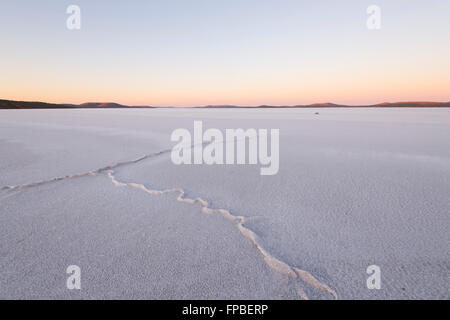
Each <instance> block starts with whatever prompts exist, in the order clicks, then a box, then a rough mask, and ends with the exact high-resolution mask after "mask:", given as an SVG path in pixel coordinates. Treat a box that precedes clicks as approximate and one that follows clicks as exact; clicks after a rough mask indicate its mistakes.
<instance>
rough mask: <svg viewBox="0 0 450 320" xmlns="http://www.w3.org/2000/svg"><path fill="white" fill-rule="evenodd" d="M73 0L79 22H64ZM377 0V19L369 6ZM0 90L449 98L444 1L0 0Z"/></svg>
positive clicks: (192, 100) (242, 98) (252, 98)
mask: <svg viewBox="0 0 450 320" xmlns="http://www.w3.org/2000/svg"><path fill="white" fill-rule="evenodd" d="M70 4H76V5H79V6H80V8H81V13H82V26H81V30H76V31H69V30H67V28H66V19H67V17H68V15H67V14H66V8H67V6H68V5H70ZM371 4H376V5H378V6H380V7H381V10H382V16H381V18H382V20H381V30H376V31H374V30H368V29H367V28H366V20H367V17H368V15H367V14H366V8H367V7H368V6H369V5H371ZM0 39H1V43H2V50H0V68H1V70H2V72H1V74H0V98H4V99H21V100H44V101H50V102H71V103H81V102H86V101H115V102H119V103H125V104H148V105H205V104H241V105H242V104H244V105H248V104H250V105H256V104H297V103H314V102H326V101H331V102H336V103H348V104H360V103H376V102H383V101H399V100H433V101H449V100H450V58H449V57H450V1H446V0H429V1H425V0H423V1H419V0H414V1H412V0H409V1H407V0H383V1H364V0H354V1H351V0H348V1H345V0H343V1H335V0H329V1H325V0H323V1H300V0H296V1H294V0H278V1H275V0H270V1H269V0H240V1H236V0H227V1H219V0H201V1H200V0H179V1H173V0H164V1H162V0H160V1H121V2H120V3H119V1H106V0H105V1H102V0H90V1H86V0H72V1H57V0H54V1H23V0H19V1H18V0H2V1H1V2H0Z"/></svg>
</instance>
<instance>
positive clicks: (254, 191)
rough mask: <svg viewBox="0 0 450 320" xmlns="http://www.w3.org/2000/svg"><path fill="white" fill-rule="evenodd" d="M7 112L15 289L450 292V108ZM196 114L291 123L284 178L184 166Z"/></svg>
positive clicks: (8, 225)
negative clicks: (374, 271)
mask: <svg viewBox="0 0 450 320" xmlns="http://www.w3.org/2000/svg"><path fill="white" fill-rule="evenodd" d="M0 116H1V117H0V134H1V135H0V148H1V150H2V151H5V152H2V153H1V154H0V177H1V178H0V180H1V182H2V184H1V186H3V189H2V190H1V191H0V203H1V207H0V222H1V224H0V225H1V226H0V232H1V234H2V236H1V239H2V241H1V247H0V264H1V268H2V273H1V274H0V297H2V298H5V297H34V298H39V297H62V298H71V297H82V298H95V297H104V298H108V297H123V298H286V299H290V298H292V299H296V298H305V299H306V298H312V299H315V298H327V299H329V298H335V297H336V296H337V297H339V298H344V299H347V298H365V299H371V298H444V299H445V298H449V286H448V283H449V270H450V266H449V265H450V257H449V250H448V248H449V245H450V239H449V235H448V230H449V227H450V222H449V215H448V213H449V203H450V201H449V200H450V199H449V194H448V190H449V189H450V188H449V187H450V183H449V181H450V179H449V178H450V177H449V176H450V172H449V171H450V169H449V161H448V160H449V159H450V148H448V147H449V144H448V141H449V140H450V139H449V137H450V129H449V128H450V126H449V124H450V113H449V111H448V110H443V109H441V110H437V109H436V110H432V109H431V110H430V109H428V110H424V109H415V110H407V109H403V110H395V109H384V110H372V109H366V110H352V109H348V110H333V109H323V110H322V111H321V114H320V116H317V115H314V113H313V112H312V111H308V110H231V111H230V110H218V111H217V112H212V110H51V111H46V110H39V111H37V110H27V111H23V110H20V111H9V110H8V111H5V112H3V111H2V112H1V114H0ZM30 119H32V120H33V121H31V120H30ZM193 120H203V121H204V124H205V127H208V126H209V127H217V128H238V127H242V128H249V127H254V128H279V129H280V132H281V138H280V142H281V147H280V160H281V164H280V172H279V174H278V175H277V176H273V177H261V176H260V175H259V167H257V166H219V167H217V166H174V165H172V164H171V162H170V159H169V155H168V152H167V150H169V149H168V148H170V146H171V143H170V141H169V135H170V133H171V132H172V131H173V130H174V129H176V128H180V127H185V128H188V129H189V128H191V127H192V122H193ZM73 123H76V124H77V125H76V126H74V125H73ZM62 155H64V156H62ZM111 182H112V183H111ZM177 200H178V201H177ZM91 244H93V245H91ZM187 247H188V248H190V249H187ZM192 248H195V250H193V249H192ZM237 260H239V261H237ZM77 261H79V262H77ZM69 264H79V265H80V266H81V267H82V270H83V275H84V276H83V279H84V281H83V284H84V285H83V290H82V291H81V292H78V293H74V292H68V291H69V290H67V289H65V279H66V276H67V275H66V274H65V268H66V267H67V265H69ZM370 264H378V265H380V266H381V268H382V277H383V278H382V279H383V287H382V290H379V291H373V290H368V289H367V288H366V286H365V280H366V277H367V275H366V274H365V269H366V267H367V266H368V265H370Z"/></svg>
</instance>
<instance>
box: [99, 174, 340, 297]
mask: <svg viewBox="0 0 450 320" xmlns="http://www.w3.org/2000/svg"><path fill="white" fill-rule="evenodd" d="M105 173H106V174H107V175H108V177H109V178H110V180H111V182H112V183H113V184H114V185H115V186H116V187H131V188H135V189H139V190H141V191H144V192H146V193H147V194H149V195H163V194H168V193H178V197H177V201H179V202H183V203H188V204H197V203H198V204H200V206H201V210H202V212H203V213H205V214H220V215H222V216H223V217H225V218H226V219H227V220H230V221H232V222H234V223H236V225H237V228H238V230H239V231H240V232H241V233H242V234H243V235H244V236H245V237H246V238H247V239H249V240H250V241H251V243H252V244H253V245H254V246H255V247H256V249H257V250H258V251H259V252H260V254H261V255H262V256H263V258H264V261H265V262H266V264H267V265H268V266H269V267H270V268H272V269H273V270H275V271H277V272H279V273H281V274H283V275H286V276H287V277H288V278H291V279H296V278H299V279H301V280H302V281H303V282H305V283H307V284H309V285H310V286H312V287H313V288H315V289H317V290H319V291H323V292H326V293H328V294H330V295H332V296H333V297H334V299H336V300H337V299H338V295H337V293H336V291H334V290H333V289H331V288H330V287H329V286H327V285H326V284H324V283H322V282H320V281H319V280H318V279H317V278H315V277H314V276H313V275H312V274H310V273H309V272H307V271H305V270H301V269H299V268H297V267H291V266H289V265H288V264H287V263H285V262H283V261H281V260H279V259H277V258H275V257H274V256H272V255H271V254H269V253H268V252H267V251H266V250H265V249H264V248H263V247H262V246H261V244H260V243H259V242H258V240H257V235H256V234H255V233H254V232H253V231H252V230H251V229H249V228H247V227H245V226H244V224H245V222H246V218H245V217H243V216H235V215H233V214H232V213H231V212H230V211H229V210H227V209H215V208H211V207H209V203H208V202H207V201H206V200H203V199H202V198H199V197H197V198H195V199H193V198H187V197H186V196H185V191H184V190H183V189H181V188H173V189H166V190H156V189H148V188H147V187H146V186H144V185H143V184H140V183H134V182H127V183H125V182H120V181H119V180H117V179H116V177H115V176H114V170H112V169H109V170H106V171H105ZM296 289H297V295H298V296H299V297H300V298H301V299H304V300H307V299H309V298H308V296H307V295H306V293H305V292H304V291H303V289H302V288H301V287H298V286H297V288H296Z"/></svg>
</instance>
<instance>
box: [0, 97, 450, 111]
mask: <svg viewBox="0 0 450 320" xmlns="http://www.w3.org/2000/svg"><path fill="white" fill-rule="evenodd" d="M4 104H6V106H5V105H4ZM17 104H22V105H17ZM31 104H40V105H41V107H42V108H45V107H46V105H47V108H61V109H63V108H86V109H87V108H100V109H108V108H130V109H131V108H142V109H145V108H308V107H309V108H320V107H323V108H325V107H350V108H351V107H359V108H361V107H395V105H397V106H400V105H403V106H404V105H411V106H414V105H415V107H418V106H423V107H426V106H427V105H431V106H432V105H438V106H440V107H450V101H418V100H411V101H396V102H389V101H384V102H380V103H375V104H339V103H333V102H318V103H310V104H292V105H286V104H259V105H237V104H208V105H198V106H182V105H171V106H155V105H127V104H121V103H117V102H84V103H80V104H76V103H54V102H44V101H22V100H9V99H0V109H20V108H24V109H25V108H30V109H40V107H39V106H31ZM442 105H444V106H442Z"/></svg>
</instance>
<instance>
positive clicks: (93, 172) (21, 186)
mask: <svg viewBox="0 0 450 320" xmlns="http://www.w3.org/2000/svg"><path fill="white" fill-rule="evenodd" d="M171 151H172V149H166V150H162V151H158V152H155V153H150V154H146V155H144V156H142V157H140V158H137V159H134V160H127V161H122V162H117V163H116V164H113V165H109V166H106V167H103V168H99V169H96V170H91V171H88V172H85V173H78V174H73V175H67V176H61V177H56V178H52V179H49V180H42V181H37V182H32V183H27V184H19V185H15V186H4V187H2V188H1V189H0V190H21V189H25V188H31V187H36V186H40V185H44V184H48V183H53V182H57V181H62V180H68V179H75V178H82V177H87V176H98V175H99V174H101V173H104V172H105V171H107V170H111V169H115V168H118V167H120V166H124V165H129V164H135V163H138V162H140V161H143V160H145V159H149V158H154V157H157V156H159V155H163V154H166V153H169V152H171Z"/></svg>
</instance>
